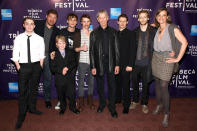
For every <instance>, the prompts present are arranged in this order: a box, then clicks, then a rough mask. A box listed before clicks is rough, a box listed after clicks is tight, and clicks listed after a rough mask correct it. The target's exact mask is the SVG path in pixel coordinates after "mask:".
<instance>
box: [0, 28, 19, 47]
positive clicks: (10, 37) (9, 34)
mask: <svg viewBox="0 0 197 131" xmlns="http://www.w3.org/2000/svg"><path fill="white" fill-rule="evenodd" d="M19 34H20V32H19V30H17V31H16V33H8V38H9V39H11V41H13V40H14V39H15V38H16V36H18V35H19ZM1 50H2V51H10V50H13V44H11V45H8V44H6V45H5V44H2V45H1Z"/></svg>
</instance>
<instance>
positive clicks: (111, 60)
mask: <svg viewBox="0 0 197 131" xmlns="http://www.w3.org/2000/svg"><path fill="white" fill-rule="evenodd" d="M108 19H109V16H108V13H107V11H106V10H100V11H99V12H98V14H97V20H98V22H99V24H100V26H99V27H98V28H96V29H95V30H93V31H92V33H91V34H90V68H91V70H92V74H93V75H96V80H97V84H98V86H97V90H98V94H99V107H98V109H97V112H98V113H101V112H103V110H104V108H105V106H106V100H105V92H104V80H105V76H107V83H108V98H109V101H108V109H109V111H110V113H111V116H112V117H114V118H117V117H118V114H117V112H116V106H115V95H116V84H115V75H117V74H118V73H119V50H118V39H117V31H116V30H115V29H113V28H112V27H110V26H108V24H107V22H108Z"/></svg>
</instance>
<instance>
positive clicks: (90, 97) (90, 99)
mask: <svg viewBox="0 0 197 131" xmlns="http://www.w3.org/2000/svg"><path fill="white" fill-rule="evenodd" d="M87 104H88V105H89V107H90V109H92V110H94V109H95V108H96V106H95V105H94V103H93V96H92V95H88V99H87Z"/></svg>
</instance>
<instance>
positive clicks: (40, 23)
mask: <svg viewBox="0 0 197 131" xmlns="http://www.w3.org/2000/svg"><path fill="white" fill-rule="evenodd" d="M45 23H46V20H37V21H35V25H36V27H35V29H34V32H35V33H36V34H38V35H40V36H41V37H43V38H44V28H45ZM59 33H60V30H59V29H58V28H57V27H56V26H53V32H52V34H51V38H50V43H49V53H51V52H52V51H55V50H57V48H56V44H55V43H56V42H55V38H56V36H57V35H59Z"/></svg>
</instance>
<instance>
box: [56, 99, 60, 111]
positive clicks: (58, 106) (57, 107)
mask: <svg viewBox="0 0 197 131" xmlns="http://www.w3.org/2000/svg"><path fill="white" fill-rule="evenodd" d="M55 109H56V110H59V109H60V101H58V103H57V105H56V106H55Z"/></svg>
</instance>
